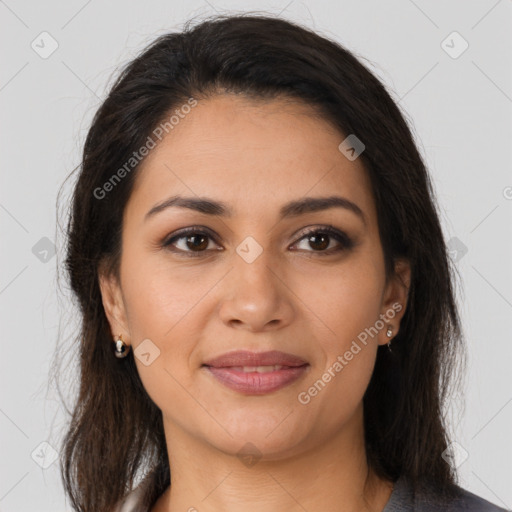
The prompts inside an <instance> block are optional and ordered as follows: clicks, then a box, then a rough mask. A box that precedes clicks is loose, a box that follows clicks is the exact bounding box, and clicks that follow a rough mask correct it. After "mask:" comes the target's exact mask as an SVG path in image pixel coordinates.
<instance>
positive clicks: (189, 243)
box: [162, 226, 353, 257]
mask: <svg viewBox="0 0 512 512" xmlns="http://www.w3.org/2000/svg"><path fill="white" fill-rule="evenodd" d="M333 239H334V240H336V241H337V242H338V246H337V247H336V245H335V246H334V247H333V246H332V245H331V242H332V241H333ZM213 241H214V237H213V236H212V235H211V234H210V233H209V232H206V231H204V230H201V229H197V228H189V229H187V230H184V231H182V232H181V233H180V234H178V235H175V236H173V237H171V238H169V239H167V241H164V242H163V243H162V246H163V247H165V248H167V249H169V250H170V251H172V252H175V253H181V254H184V255H187V256H192V257H197V256H201V253H205V252H207V251H209V250H219V249H212V248H211V246H210V243H211V242H213ZM302 241H305V243H307V244H309V246H310V247H312V248H313V251H310V250H307V249H306V252H316V253H319V254H327V255H328V254H332V253H333V252H339V251H342V250H347V249H350V248H351V247H352V246H353V242H352V240H351V239H350V238H349V237H348V236H347V235H346V234H345V233H343V232H342V231H338V230H337V229H334V228H332V227H330V226H328V227H324V228H316V229H313V230H310V231H308V232H306V233H304V234H303V235H302V237H301V238H300V239H299V240H298V241H297V242H295V244H294V245H293V246H292V247H295V246H297V245H299V244H300V242H302ZM180 245H181V247H180Z"/></svg>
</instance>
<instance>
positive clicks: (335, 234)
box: [161, 226, 354, 258]
mask: <svg viewBox="0 0 512 512" xmlns="http://www.w3.org/2000/svg"><path fill="white" fill-rule="evenodd" d="M315 234H323V235H328V236H329V237H331V238H334V239H335V240H336V241H337V242H338V243H340V244H341V247H337V248H330V249H326V250H323V251H314V250H312V251H306V252H313V253H316V254H318V255H320V256H330V255H332V254H334V253H338V252H341V251H346V250H350V249H352V247H353V246H354V242H353V240H352V239H351V238H350V237H349V236H348V235H347V234H346V233H344V232H343V231H338V230H337V229H335V228H333V227H332V226H324V227H321V228H313V229H309V230H308V231H306V232H305V233H303V234H302V236H301V237H300V238H299V239H298V240H297V242H295V243H294V244H293V245H296V244H298V243H299V242H301V241H302V240H304V239H305V238H308V237H310V236H311V235H315ZM190 235H204V236H206V237H209V238H210V239H212V240H213V241H214V242H215V243H217V242H216V241H215V237H214V236H213V235H212V234H211V233H210V232H209V231H205V230H204V229H202V228H200V227H196V226H193V227H190V228H185V229H183V230H181V231H179V232H178V233H177V234H173V236H172V237H170V238H167V239H166V240H164V241H163V242H162V244H161V245H162V247H163V248H165V249H167V250H169V251H171V252H174V253H176V254H179V255H180V256H181V255H183V256H185V257H189V258H199V257H201V256H202V255H203V254H204V253H206V252H208V250H207V249H205V250H203V251H184V250H182V249H177V248H171V247H172V245H173V243H174V242H176V241H177V240H180V239H182V238H187V237H188V236H190Z"/></svg>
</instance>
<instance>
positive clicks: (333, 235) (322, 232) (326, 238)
mask: <svg viewBox="0 0 512 512" xmlns="http://www.w3.org/2000/svg"><path fill="white" fill-rule="evenodd" d="M333 239H334V240H336V241H337V242H338V247H336V246H334V247H332V246H331V245H330V243H329V242H332V241H333ZM302 240H304V241H305V242H306V243H307V244H309V246H310V247H313V248H314V251H309V252H322V253H327V254H331V253H332V252H337V251H341V250H343V249H350V248H351V247H352V241H351V240H350V238H349V237H348V236H347V235H346V234H345V233H342V232H341V231H338V230H335V229H333V228H322V229H318V228H317V229H314V230H312V231H309V232H307V233H306V234H305V235H304V236H303V237H302V238H301V239H300V240H299V242H300V241H302ZM340 246H341V247H340Z"/></svg>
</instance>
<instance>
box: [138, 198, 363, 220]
mask: <svg viewBox="0 0 512 512" xmlns="http://www.w3.org/2000/svg"><path fill="white" fill-rule="evenodd" d="M170 207H179V208H188V209H189V210H194V211H197V212H200V213H204V214H206V215H213V216H216V217H232V216H233V210H232V209H231V207H229V206H228V205H227V204H226V203H223V202H222V201H216V200H214V199H210V198H206V197H183V196H173V197H170V198H168V199H166V200H165V201H162V202H161V203H158V204H156V205H155V206H153V208H151V210H149V211H148V212H147V213H146V215H145V217H144V220H147V219H149V218H150V217H153V216H154V215H156V214H157V213H159V212H161V211H163V210H165V209H167V208H170ZM330 208H344V209H346V210H349V211H351V212H353V213H355V214H356V215H357V216H358V217H359V218H360V219H361V220H362V221H363V223H364V224H365V225H366V216H365V214H364V213H363V211H362V210H361V208H359V206H357V204H355V203H354V202H352V201H350V200H349V199H347V198H346V197H341V196H328V197H306V198H303V199H298V200H295V201H290V202H289V203H286V204H285V205H283V206H282V207H281V209H280V210H279V216H280V218H281V219H287V218H293V217H298V216H299V215H304V214H306V213H313V212H318V211H322V210H328V209H330Z"/></svg>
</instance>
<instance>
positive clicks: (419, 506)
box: [113, 476, 510, 512]
mask: <svg viewBox="0 0 512 512" xmlns="http://www.w3.org/2000/svg"><path fill="white" fill-rule="evenodd" d="M144 483H145V482H144V481H143V482H141V483H140V484H139V486H138V487H136V488H135V489H133V490H132V491H131V492H130V493H129V494H128V495H127V496H126V497H125V498H124V500H122V502H121V503H119V504H118V506H117V507H116V508H115V509H114V510H113V512H150V509H149V507H148V506H144V505H143V504H142V490H143V486H144ZM457 490H458V491H459V496H458V497H457V498H455V499H454V500H451V501H449V502H447V501H446V500H443V499H442V498H441V497H440V496H439V494H438V493H436V492H435V490H433V489H432V488H430V490H427V491H422V492H421V493H417V494H415V493H414V492H413V489H412V486H411V485H410V483H409V481H408V480H407V479H406V478H405V477H404V476H402V477H400V478H399V479H398V480H397V481H396V482H395V484H394V487H393V492H392V493H391V496H390V497H389V500H388V502H387V503H386V506H385V507H384V510H383V511H382V512H447V511H448V512H458V511H465V512H507V509H505V508H501V507H498V506H497V505H494V504H493V503H491V502H490V501H486V500H484V499H483V498H480V497H479V496H477V495H476V494H473V493H471V492H469V491H467V490H465V489H463V488H462V487H457ZM508 510H509V511H510V509H508Z"/></svg>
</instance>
